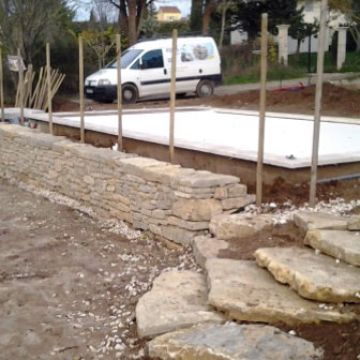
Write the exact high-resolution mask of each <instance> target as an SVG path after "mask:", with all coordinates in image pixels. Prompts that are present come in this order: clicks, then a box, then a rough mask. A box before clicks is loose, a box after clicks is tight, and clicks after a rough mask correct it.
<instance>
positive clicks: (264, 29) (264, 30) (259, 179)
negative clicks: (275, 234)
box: [256, 14, 268, 206]
mask: <svg viewBox="0 0 360 360" xmlns="http://www.w3.org/2000/svg"><path fill="white" fill-rule="evenodd" d="M267 48H268V14H262V18H261V79H260V114H259V139H258V141H259V143H258V161H257V169H256V205H257V206H260V205H261V203H262V187H263V162H264V138H265V111H266V78H267V52H268V49H267Z"/></svg>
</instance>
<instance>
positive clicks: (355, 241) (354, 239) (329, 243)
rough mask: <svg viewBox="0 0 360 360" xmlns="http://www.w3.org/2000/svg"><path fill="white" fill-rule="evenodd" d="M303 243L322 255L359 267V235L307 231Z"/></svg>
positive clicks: (334, 231)
mask: <svg viewBox="0 0 360 360" xmlns="http://www.w3.org/2000/svg"><path fill="white" fill-rule="evenodd" d="M304 241H305V244H307V245H310V246H311V247H313V248H314V249H317V250H319V251H321V252H322V253H324V254H327V255H330V256H332V257H334V258H336V259H339V260H341V261H345V262H347V263H348V264H351V265H354V266H360V234H359V233H358V234H357V235H356V232H355V231H342V230H317V229H315V230H309V231H308V232H307V233H306V236H305V240H304ZM359 281H360V280H359Z"/></svg>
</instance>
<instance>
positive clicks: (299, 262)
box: [255, 247, 360, 303]
mask: <svg viewBox="0 0 360 360" xmlns="http://www.w3.org/2000/svg"><path fill="white" fill-rule="evenodd" d="M255 257H256V261H257V263H258V264H259V265H260V266H262V267H266V268H267V269H268V270H269V271H270V272H271V274H272V275H273V276H274V277H275V279H276V280H278V281H279V282H281V283H283V284H289V285H290V286H291V287H292V288H293V289H294V290H295V291H297V292H298V293H299V294H300V295H301V296H302V297H304V298H307V299H312V300H318V301H323V302H334V303H335V302H357V303H360V269H359V268H355V267H353V266H350V265H347V264H345V263H341V262H339V263H337V262H335V259H333V258H331V257H329V256H325V255H318V254H315V252H314V251H312V250H310V249H303V248H295V247H293V248H279V247H273V248H261V249H258V250H256V252H255Z"/></svg>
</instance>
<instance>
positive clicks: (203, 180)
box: [172, 171, 240, 188]
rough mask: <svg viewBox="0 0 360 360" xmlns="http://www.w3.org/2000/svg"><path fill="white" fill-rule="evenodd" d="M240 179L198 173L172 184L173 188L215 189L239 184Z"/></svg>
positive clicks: (207, 172)
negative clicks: (214, 187) (215, 187)
mask: <svg viewBox="0 0 360 360" xmlns="http://www.w3.org/2000/svg"><path fill="white" fill-rule="evenodd" d="M239 182H240V179H239V178H238V177H235V176H230V175H221V174H214V173H211V172H209V171H196V173H195V174H192V175H188V176H182V177H179V178H177V179H175V180H174V181H173V182H172V186H174V187H179V186H185V187H194V188H199V187H213V186H224V185H228V184H238V183H239Z"/></svg>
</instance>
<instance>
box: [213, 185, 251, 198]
mask: <svg viewBox="0 0 360 360" xmlns="http://www.w3.org/2000/svg"><path fill="white" fill-rule="evenodd" d="M246 194H247V186H246V185H243V184H234V185H228V186H221V187H218V188H216V190H215V194H214V197H215V199H221V200H223V199H227V198H229V197H239V196H243V195H246Z"/></svg>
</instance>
